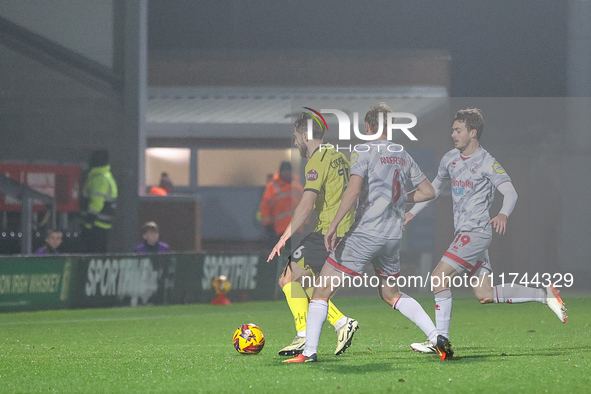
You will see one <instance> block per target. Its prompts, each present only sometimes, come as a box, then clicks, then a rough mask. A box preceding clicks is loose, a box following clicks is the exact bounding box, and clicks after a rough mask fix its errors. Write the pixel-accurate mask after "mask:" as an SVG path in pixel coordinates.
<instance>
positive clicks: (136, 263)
mask: <svg viewBox="0 0 591 394" xmlns="http://www.w3.org/2000/svg"><path fill="white" fill-rule="evenodd" d="M278 266H280V267H282V265H281V264H280V263H279V262H278V260H277V259H275V260H273V261H272V262H271V263H267V262H266V256H262V255H258V254H238V253H237V254H205V253H175V254H167V255H136V254H133V255H70V256H58V257H14V258H10V257H8V258H2V259H0V312H18V311H32V310H44V309H64V308H105V307H122V306H136V305H171V304H190V303H209V302H211V301H212V300H213V298H214V297H215V292H214V291H213V289H212V288H211V282H212V280H213V279H214V278H216V277H217V276H219V275H225V276H226V277H227V278H228V280H229V281H230V283H231V284H232V289H231V290H230V292H229V293H228V294H227V297H228V299H230V301H232V302H238V301H255V300H256V301H261V300H272V299H276V297H277V291H276V283H277V281H276V277H277V268H278Z"/></svg>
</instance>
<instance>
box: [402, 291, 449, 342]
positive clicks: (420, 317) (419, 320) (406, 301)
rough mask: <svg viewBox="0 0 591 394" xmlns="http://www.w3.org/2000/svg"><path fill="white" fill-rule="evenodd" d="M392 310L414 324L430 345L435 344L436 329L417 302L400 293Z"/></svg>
mask: <svg viewBox="0 0 591 394" xmlns="http://www.w3.org/2000/svg"><path fill="white" fill-rule="evenodd" d="M392 308H394V309H396V310H398V311H399V312H400V313H402V314H403V315H404V316H406V317H407V318H408V319H409V320H410V321H412V322H413V323H414V324H416V325H417V327H419V328H420V329H421V330H422V331H423V332H424V333H425V335H427V338H429V341H431V343H432V344H434V345H436V344H437V334H438V332H437V328H435V324H433V322H432V321H431V318H429V315H427V313H426V312H425V310H424V309H423V307H422V306H421V304H419V303H418V302H417V300H415V299H414V298H412V297H411V296H408V295H406V294H404V293H402V295H401V296H400V298H399V299H398V301H396V302H395V303H394V305H392Z"/></svg>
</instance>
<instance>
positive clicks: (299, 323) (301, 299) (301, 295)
mask: <svg viewBox="0 0 591 394" xmlns="http://www.w3.org/2000/svg"><path fill="white" fill-rule="evenodd" d="M282 290H283V292H284V293H285V299H286V300H287V305H289V309H290V310H291V314H292V315H293V320H294V323H295V327H296V331H297V332H298V336H300V332H302V331H306V315H307V313H308V303H309V302H310V301H309V300H308V296H307V294H306V292H305V291H304V288H303V287H302V285H301V284H300V283H298V282H289V283H288V284H286V285H285V286H283V289H282ZM303 336H305V334H304V335H303Z"/></svg>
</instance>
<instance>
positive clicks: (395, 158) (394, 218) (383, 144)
mask: <svg viewBox="0 0 591 394" xmlns="http://www.w3.org/2000/svg"><path fill="white" fill-rule="evenodd" d="M356 147H357V152H356V153H353V154H351V175H358V176H360V177H362V178H363V185H362V187H361V194H360V195H359V201H358V204H357V209H356V210H355V222H354V223H353V225H352V226H351V232H352V233H358V232H361V233H364V234H368V235H371V236H375V237H378V238H383V239H399V238H402V225H403V223H404V213H405V210H406V206H405V204H406V187H405V184H406V182H407V180H409V179H410V181H411V182H412V184H413V185H414V186H416V185H418V184H419V183H421V182H422V181H423V180H424V179H425V175H424V174H423V172H422V171H421V169H420V168H419V166H418V164H417V163H416V162H415V161H414V160H413V158H412V157H411V156H410V155H409V154H408V153H407V152H406V151H405V150H401V149H403V148H402V146H401V145H398V144H395V143H393V142H390V141H382V140H379V141H376V142H374V143H367V144H362V145H357V146H356ZM364 147H367V148H364ZM365 149H367V151H363V152H360V150H365Z"/></svg>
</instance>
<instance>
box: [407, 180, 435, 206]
mask: <svg viewBox="0 0 591 394" xmlns="http://www.w3.org/2000/svg"><path fill="white" fill-rule="evenodd" d="M435 196H436V195H435V189H434V188H433V185H432V184H431V182H429V180H428V179H426V178H425V179H424V180H423V181H422V182H421V183H419V184H418V185H417V188H416V189H415V190H413V191H412V192H411V193H409V194H408V197H407V200H406V202H408V203H411V204H414V203H419V202H423V201H429V200H432V199H434V198H435Z"/></svg>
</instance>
